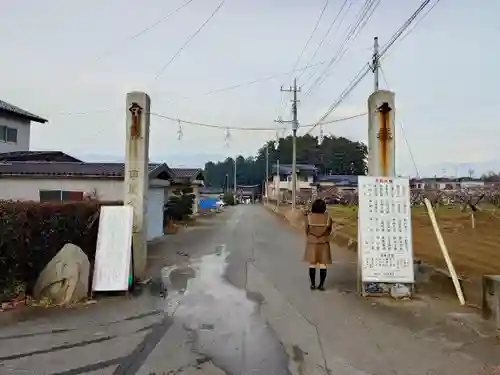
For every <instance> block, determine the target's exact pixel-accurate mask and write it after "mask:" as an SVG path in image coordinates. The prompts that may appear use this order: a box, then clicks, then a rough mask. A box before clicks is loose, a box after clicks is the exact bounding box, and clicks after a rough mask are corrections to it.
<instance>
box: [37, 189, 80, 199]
mask: <svg viewBox="0 0 500 375" xmlns="http://www.w3.org/2000/svg"><path fill="white" fill-rule="evenodd" d="M39 195H40V202H75V201H82V200H83V192H82V191H65V190H40V192H39Z"/></svg>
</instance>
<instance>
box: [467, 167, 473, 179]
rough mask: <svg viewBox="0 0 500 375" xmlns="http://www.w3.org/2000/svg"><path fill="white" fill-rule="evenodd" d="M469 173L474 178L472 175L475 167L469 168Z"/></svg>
mask: <svg viewBox="0 0 500 375" xmlns="http://www.w3.org/2000/svg"><path fill="white" fill-rule="evenodd" d="M467 172H468V173H469V177H470V178H472V176H474V172H475V171H474V169H472V168H469V170H468V171H467Z"/></svg>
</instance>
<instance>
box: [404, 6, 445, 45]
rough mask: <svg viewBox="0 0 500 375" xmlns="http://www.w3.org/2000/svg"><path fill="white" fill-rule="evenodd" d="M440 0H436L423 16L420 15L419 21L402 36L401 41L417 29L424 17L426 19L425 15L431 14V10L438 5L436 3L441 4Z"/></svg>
mask: <svg viewBox="0 0 500 375" xmlns="http://www.w3.org/2000/svg"><path fill="white" fill-rule="evenodd" d="M440 1H441V0H436V2H435V3H434V4H432V6H431V7H430V8H429V9H428V10H427V12H425V13H424V14H423V15H422V17H420V18H419V19H418V20H417V22H415V24H414V25H413V27H412V28H411V29H410V30H408V31H407V32H406V34H404V35H403V36H402V37H401V39H399V43H402V42H403V40H405V39H406V37H408V35H410V34H411V33H412V32H413V31H414V30H415V29H416V27H417V26H418V25H419V23H420V22H422V20H423V19H424V18H425V17H426V16H427V15H428V14H429V13H430V12H431V11H432V10H433V9H434V8H435V6H436V5H438V4H439V2H440Z"/></svg>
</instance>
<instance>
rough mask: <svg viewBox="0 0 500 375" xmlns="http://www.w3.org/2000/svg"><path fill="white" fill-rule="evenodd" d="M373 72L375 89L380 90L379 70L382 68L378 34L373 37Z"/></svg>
mask: <svg viewBox="0 0 500 375" xmlns="http://www.w3.org/2000/svg"><path fill="white" fill-rule="evenodd" d="M371 68H372V72H373V78H374V86H375V88H374V91H378V88H379V84H378V71H379V68H380V56H379V51H378V37H377V36H376V37H375V38H373V56H372V66H371Z"/></svg>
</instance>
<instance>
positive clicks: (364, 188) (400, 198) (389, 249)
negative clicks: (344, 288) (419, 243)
mask: <svg viewBox="0 0 500 375" xmlns="http://www.w3.org/2000/svg"><path fill="white" fill-rule="evenodd" d="M358 191H359V212H358V215H359V216H358V251H359V261H360V270H361V277H362V282H387V283H413V282H414V280H415V276H414V270H413V246H412V226H411V204H410V186H409V180H408V179H407V178H392V177H373V176H359V178H358Z"/></svg>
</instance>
